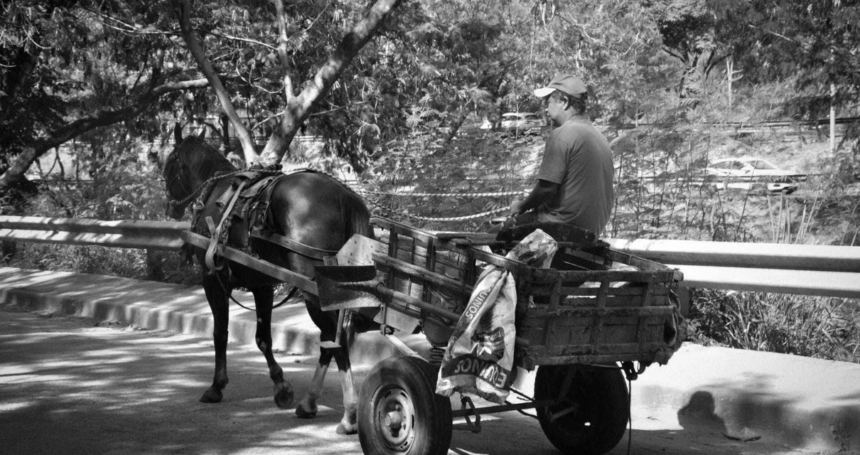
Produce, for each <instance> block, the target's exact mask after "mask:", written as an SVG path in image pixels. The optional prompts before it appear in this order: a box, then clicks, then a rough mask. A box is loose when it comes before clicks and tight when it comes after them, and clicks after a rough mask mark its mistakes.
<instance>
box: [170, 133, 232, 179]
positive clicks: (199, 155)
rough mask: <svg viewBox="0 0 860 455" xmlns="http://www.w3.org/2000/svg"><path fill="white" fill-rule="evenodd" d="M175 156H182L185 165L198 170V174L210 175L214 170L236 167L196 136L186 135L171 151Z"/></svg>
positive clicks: (223, 170) (226, 169)
mask: <svg viewBox="0 0 860 455" xmlns="http://www.w3.org/2000/svg"><path fill="white" fill-rule="evenodd" d="M173 153H175V154H176V156H177V157H178V156H180V155H181V156H184V159H183V161H184V162H185V165H186V166H188V167H189V168H191V169H195V170H196V171H197V172H199V175H206V176H212V175H214V174H215V173H216V172H232V171H235V170H236V167H235V166H233V164H232V163H230V160H228V159H227V158H226V157H225V156H224V155H222V154H221V152H219V151H218V149H216V148H215V147H213V146H212V145H210V144H209V143H208V142H206V141H204V140H203V139H200V138H198V137H196V136H188V137H186V138H185V139H183V140H182V142H180V143H179V145H177V146H176V149H175V150H174V151H173Z"/></svg>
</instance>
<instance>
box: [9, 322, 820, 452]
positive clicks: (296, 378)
mask: <svg viewBox="0 0 860 455" xmlns="http://www.w3.org/2000/svg"><path fill="white" fill-rule="evenodd" d="M228 356H229V357H228V365H229V368H230V370H229V372H230V373H229V374H230V385H229V386H228V387H227V389H226V393H225V401H224V402H222V403H220V404H217V405H207V404H202V403H199V402H198V401H197V399H198V398H199V396H200V395H201V394H202V392H203V391H204V390H205V389H206V387H208V385H209V382H210V379H211V373H212V349H211V342H210V341H209V340H206V339H203V338H199V337H194V336H187V335H176V334H171V333H167V332H153V331H142V330H135V329H134V328H131V327H125V326H117V325H104V324H103V323H102V324H101V325H96V322H95V321H94V320H92V319H85V318H76V317H65V316H59V315H52V314H38V313H30V312H24V311H21V310H17V309H15V308H14V307H9V306H0V453H3V454H40V453H44V454H52V455H54V454H274V453H278V454H358V453H361V448H360V446H359V443H358V437H357V436H339V435H337V434H336V433H335V428H336V427H337V424H338V421H339V419H340V416H341V413H342V407H341V394H340V387H339V384H338V382H337V374H336V372H335V373H334V374H329V377H328V378H327V383H326V388H325V391H324V396H323V398H322V399H321V401H320V405H321V406H320V414H319V416H318V417H317V418H316V419H313V420H300V419H298V418H296V417H295V416H294V414H293V412H292V410H288V411H284V410H279V409H277V408H276V407H275V405H274V403H273V401H272V398H271V395H270V392H271V382H270V381H269V379H268V376H267V374H266V368H265V362H264V360H263V358H262V356H261V355H260V354H259V353H258V352H257V351H256V350H252V349H249V348H243V347H236V346H230V351H229V354H228ZM278 356H279V357H278V358H279V360H280V361H281V365H282V366H283V367H284V370H285V373H287V375H289V376H288V377H289V378H290V381H291V382H292V384H293V386H294V387H295V390H296V396H297V397H301V396H302V394H303V393H304V391H305V390H306V387H307V384H308V383H309V381H310V379H311V375H312V373H313V366H314V363H315V358H313V357H310V356H296V355H289V354H288V353H279V354H278ZM357 373H358V375H357V381H359V382H360V381H361V380H363V375H364V374H365V373H366V371H358V372H357ZM635 392H636V391H635V383H634V393H635ZM633 415H634V428H635V430H634V431H633V448H632V450H631V453H634V454H669V455H681V454H691V453H702V454H774V455H775V454H785V455H789V454H791V455H798V454H808V453H819V452H814V451H812V452H808V451H802V450H798V449H794V450H792V449H791V448H789V447H784V446H782V445H781V444H779V443H775V442H773V441H763V440H759V441H755V442H748V443H741V442H738V441H734V440H731V439H728V438H726V437H725V436H724V435H722V434H721V433H722V430H723V429H722V427H721V425H720V423H719V421H715V420H709V419H707V418H702V419H698V420H696V419H694V420H693V421H687V420H686V419H684V420H683V421H684V426H683V427H682V426H680V425H679V424H678V421H679V420H678V417H677V416H676V415H674V414H673V413H672V412H670V411H667V412H662V411H659V410H653V409H651V410H648V411H641V410H638V409H635V408H634V409H633ZM556 453H558V452H556V451H555V450H554V449H553V448H552V446H551V445H550V444H549V443H548V442H547V440H546V438H545V437H544V436H543V433H542V432H541V430H540V427H539V425H538V424H537V422H535V421H533V420H531V419H529V418H528V417H524V416H521V415H520V414H517V413H506V414H498V415H494V416H489V417H485V420H484V431H483V432H482V433H480V434H478V435H472V434H471V433H468V432H462V431H455V432H454V441H453V444H452V448H451V450H450V452H449V454H458V455H465V454H492V455H513V454H537V455H550V454H556ZM611 453H612V454H615V455H620V454H624V453H627V440H626V438H625V439H624V440H623V441H622V443H621V444H620V445H619V447H617V448H616V449H615V450H614V451H612V452H611Z"/></svg>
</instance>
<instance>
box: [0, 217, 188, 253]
mask: <svg viewBox="0 0 860 455" xmlns="http://www.w3.org/2000/svg"><path fill="white" fill-rule="evenodd" d="M190 227H191V223H188V222H171V221H128V220H121V221H100V220H89V219H79V218H40V217H33V216H0V240H11V241H16V242H32V243H57V244H66V245H100V246H107V247H118V248H141V249H158V250H178V249H179V248H180V247H182V244H183V242H182V239H181V238H180V237H179V233H180V232H182V231H184V230H188V229H189V228H190Z"/></svg>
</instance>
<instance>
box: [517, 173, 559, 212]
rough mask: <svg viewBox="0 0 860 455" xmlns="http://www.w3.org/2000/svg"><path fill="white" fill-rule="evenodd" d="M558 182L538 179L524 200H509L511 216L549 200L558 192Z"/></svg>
mask: <svg viewBox="0 0 860 455" xmlns="http://www.w3.org/2000/svg"><path fill="white" fill-rule="evenodd" d="M558 189H559V184H558V183H552V182H549V181H546V180H538V181H537V183H536V184H535V187H534V189H532V192H531V193H529V195H528V197H526V199H525V200H524V201H521V200H519V199H516V200H514V201H513V202H511V216H517V215H519V214H521V213H525V212H527V211H529V210H532V209H535V208H537V207H539V206H540V205H541V204H543V203H545V202H549V201H551V200H552V198H553V197H554V196H555V195H556V194H557V193H558Z"/></svg>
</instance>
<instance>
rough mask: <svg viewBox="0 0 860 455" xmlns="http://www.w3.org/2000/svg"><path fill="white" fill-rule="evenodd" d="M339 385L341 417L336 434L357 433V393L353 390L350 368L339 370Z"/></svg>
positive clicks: (353, 381)
mask: <svg viewBox="0 0 860 455" xmlns="http://www.w3.org/2000/svg"><path fill="white" fill-rule="evenodd" d="M340 387H341V389H342V390H343V418H342V419H341V420H340V425H338V427H337V432H338V434H355V433H358V419H357V418H356V412H357V411H358V394H356V392H355V380H354V379H353V377H352V368H350V367H347V369H346V370H344V371H341V375H340Z"/></svg>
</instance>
